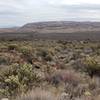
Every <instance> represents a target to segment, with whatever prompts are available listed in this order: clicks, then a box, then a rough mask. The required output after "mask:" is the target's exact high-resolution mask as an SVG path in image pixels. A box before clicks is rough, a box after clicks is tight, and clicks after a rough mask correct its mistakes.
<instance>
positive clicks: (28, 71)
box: [0, 63, 39, 96]
mask: <svg viewBox="0 0 100 100" xmlns="http://www.w3.org/2000/svg"><path fill="white" fill-rule="evenodd" d="M38 81H39V77H37V76H36V74H35V73H34V70H33V67H32V65H30V64H26V63H25V64H23V65H18V64H16V65H13V66H11V67H9V69H6V70H4V71H2V72H1V73H0V91H3V90H5V91H4V92H6V93H4V94H5V95H6V96H12V95H13V96H14V95H15V94H16V93H17V92H25V91H26V90H28V89H31V87H32V86H33V85H34V82H36V83H38Z"/></svg>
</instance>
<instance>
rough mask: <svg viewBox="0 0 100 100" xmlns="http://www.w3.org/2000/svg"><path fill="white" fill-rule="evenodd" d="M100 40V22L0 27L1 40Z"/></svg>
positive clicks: (61, 22) (47, 23)
mask: <svg viewBox="0 0 100 100" xmlns="http://www.w3.org/2000/svg"><path fill="white" fill-rule="evenodd" d="M1 39H4V40H12V39H13V40H15V39H17V40H32V39H54V40H56V39H57V40H59V39H62V40H87V39H90V40H100V22H75V21H51V22H37V23H28V24H25V25H24V26H22V27H17V28H2V29H0V40H1Z"/></svg>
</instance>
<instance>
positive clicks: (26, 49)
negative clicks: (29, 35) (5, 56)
mask: <svg viewBox="0 0 100 100" xmlns="http://www.w3.org/2000/svg"><path fill="white" fill-rule="evenodd" d="M20 52H21V53H23V55H26V56H28V55H30V54H31V53H32V48H30V47H27V46H23V47H21V48H20Z"/></svg>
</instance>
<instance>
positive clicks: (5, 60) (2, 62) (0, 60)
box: [0, 56, 8, 65]
mask: <svg viewBox="0 0 100 100" xmlns="http://www.w3.org/2000/svg"><path fill="white" fill-rule="evenodd" d="M7 63H8V60H7V59H6V58H5V57H3V56H0V65H1V64H7Z"/></svg>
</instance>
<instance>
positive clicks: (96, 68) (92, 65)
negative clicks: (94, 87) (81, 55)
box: [85, 57, 100, 78]
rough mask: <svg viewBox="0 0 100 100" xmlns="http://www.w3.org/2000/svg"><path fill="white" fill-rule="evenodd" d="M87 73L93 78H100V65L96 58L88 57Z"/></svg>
mask: <svg viewBox="0 0 100 100" xmlns="http://www.w3.org/2000/svg"><path fill="white" fill-rule="evenodd" d="M85 71H86V72H87V73H88V74H89V75H90V76H91V78H92V77H93V76H94V75H99V76H100V64H99V63H98V62H97V61H96V59H95V58H94V57H87V58H86V59H85Z"/></svg>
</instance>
